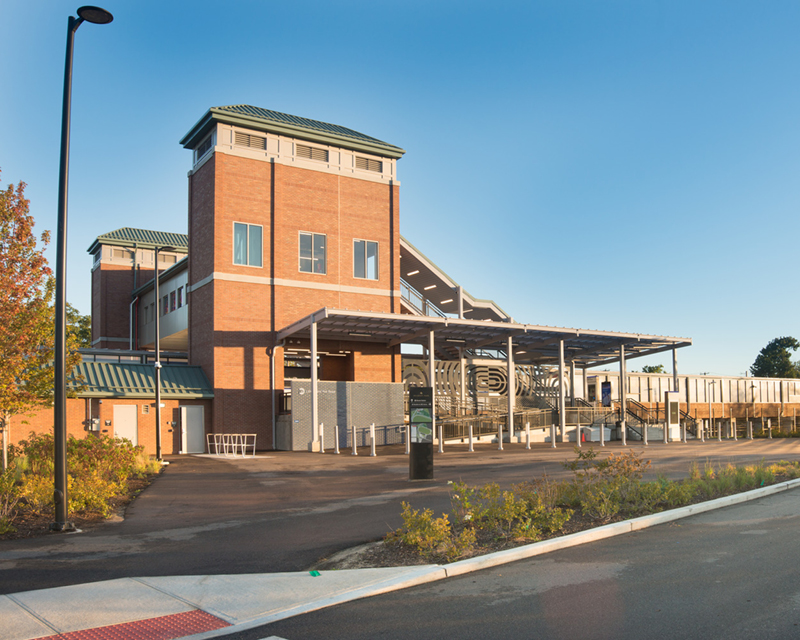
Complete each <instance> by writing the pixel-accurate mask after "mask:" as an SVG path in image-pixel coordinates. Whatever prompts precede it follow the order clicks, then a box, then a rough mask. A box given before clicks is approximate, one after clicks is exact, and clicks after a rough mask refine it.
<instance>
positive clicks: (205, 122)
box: [180, 104, 405, 158]
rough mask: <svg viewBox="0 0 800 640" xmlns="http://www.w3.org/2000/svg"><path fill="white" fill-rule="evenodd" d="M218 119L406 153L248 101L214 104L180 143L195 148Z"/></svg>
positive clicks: (383, 153) (378, 150)
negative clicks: (217, 105)
mask: <svg viewBox="0 0 800 640" xmlns="http://www.w3.org/2000/svg"><path fill="white" fill-rule="evenodd" d="M215 122H223V123H226V124H230V125H235V126H240V127H247V128H249V129H256V130H259V131H267V132H271V133H278V134H284V135H287V136H290V137H293V138H301V139H303V140H311V141H314V142H320V143H323V144H330V145H334V146H339V147H344V148H346V149H354V150H356V151H364V152H366V153H372V154H375V155H379V156H384V157H388V158H400V157H401V156H402V155H403V154H404V153H405V151H404V150H403V149H401V148H400V147H396V146H395V145H393V144H389V143H388V142H383V141H382V140H378V139H377V138H373V137H372V136H368V135H365V134H363V133H359V132H358V131H353V130H352V129H348V128H347V127H342V126H340V125H338V124H329V123H327V122H319V121H318V120H311V119H309V118H301V117H299V116H292V115H289V114H287V113H280V112H278V111H270V110H269V109H262V108H261V107H253V106H250V105H247V104H234V105H228V106H223V107H211V109H209V110H208V112H207V113H206V114H205V115H204V116H203V117H202V118H201V119H200V120H199V121H198V122H197V124H195V125H194V127H192V129H191V130H190V131H189V133H187V134H186V135H185V136H184V137H183V138H182V139H181V142H180V143H181V144H182V145H183V146H184V147H185V148H187V149H193V148H195V147H196V146H197V145H198V144H199V143H200V142H201V141H202V139H203V138H204V137H205V136H206V134H207V133H208V132H209V131H210V130H211V128H212V127H213V125H214V123H215Z"/></svg>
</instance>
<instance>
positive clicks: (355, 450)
mask: <svg viewBox="0 0 800 640" xmlns="http://www.w3.org/2000/svg"><path fill="white" fill-rule="evenodd" d="M350 455H354V456H357V455H358V447H357V446H356V425H353V453H352V454H350Z"/></svg>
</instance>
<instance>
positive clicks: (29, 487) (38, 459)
mask: <svg viewBox="0 0 800 640" xmlns="http://www.w3.org/2000/svg"><path fill="white" fill-rule="evenodd" d="M11 453H12V457H13V460H14V463H15V465H14V468H15V469H16V471H15V473H16V476H15V478H16V482H17V483H18V485H19V488H18V493H19V496H20V497H21V498H24V502H25V504H26V507H27V508H29V509H31V510H32V511H34V512H38V513H42V512H46V511H49V510H50V509H52V505H53V482H54V473H55V472H54V466H55V465H54V443H53V436H52V434H34V433H32V434H31V435H30V437H29V438H28V440H23V441H21V442H20V443H19V445H18V446H16V447H13V448H12V449H11ZM159 467H160V465H159V464H158V463H157V462H155V461H151V460H150V459H149V458H148V456H146V455H145V453H144V448H143V447H134V446H133V444H131V442H130V441H128V440H123V439H119V438H117V439H114V438H110V437H108V436H105V435H99V436H88V437H86V438H82V439H77V438H74V437H69V438H68V439H67V493H68V496H69V505H68V513H69V515H70V516H74V515H77V514H80V513H89V512H91V513H100V514H101V515H103V516H108V515H110V514H111V511H112V505H113V501H114V499H115V498H117V497H118V496H121V495H124V494H125V493H126V492H127V483H128V481H129V480H130V479H132V478H136V477H144V476H145V475H147V474H151V473H156V472H157V471H158V469H159Z"/></svg>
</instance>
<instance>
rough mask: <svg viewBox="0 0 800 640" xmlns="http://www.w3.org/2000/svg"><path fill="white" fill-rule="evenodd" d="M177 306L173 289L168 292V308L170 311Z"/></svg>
mask: <svg viewBox="0 0 800 640" xmlns="http://www.w3.org/2000/svg"><path fill="white" fill-rule="evenodd" d="M177 308H178V299H177V294H176V292H175V291H172V292H171V293H170V294H169V310H170V311H175V309H177Z"/></svg>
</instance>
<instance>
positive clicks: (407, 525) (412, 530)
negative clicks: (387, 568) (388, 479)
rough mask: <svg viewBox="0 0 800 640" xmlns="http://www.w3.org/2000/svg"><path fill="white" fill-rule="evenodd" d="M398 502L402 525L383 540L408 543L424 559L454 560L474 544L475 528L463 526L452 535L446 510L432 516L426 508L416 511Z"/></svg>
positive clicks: (406, 504)
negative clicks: (444, 512)
mask: <svg viewBox="0 0 800 640" xmlns="http://www.w3.org/2000/svg"><path fill="white" fill-rule="evenodd" d="M402 506H403V512H402V514H401V516H402V518H403V527H402V528H401V529H400V530H398V531H396V532H394V533H393V534H390V535H389V536H387V540H389V541H395V542H400V543H402V544H404V545H407V546H409V547H412V548H413V549H415V550H416V551H417V552H418V553H419V554H420V555H421V556H422V557H424V558H428V559H437V558H441V557H443V558H446V559H447V560H455V559H456V558H459V557H461V556H463V555H465V554H466V553H467V552H468V551H470V550H471V549H472V548H473V547H474V546H475V540H476V538H475V531H474V530H473V529H471V528H466V529H464V530H462V531H461V532H460V533H459V534H458V535H455V536H454V535H453V530H452V527H451V526H450V521H449V519H448V517H447V514H443V515H442V516H441V517H439V518H434V517H433V511H431V510H430V509H425V510H424V511H422V512H420V511H419V510H417V509H412V508H411V505H409V504H408V503H407V502H403V503H402Z"/></svg>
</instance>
